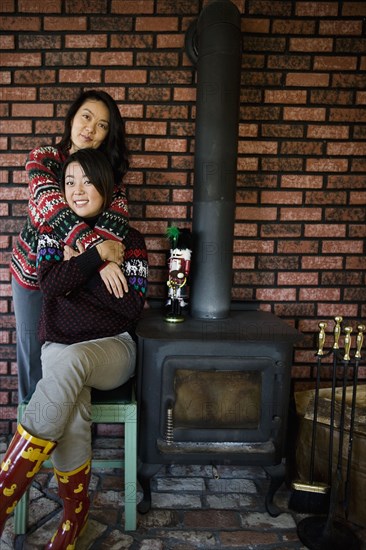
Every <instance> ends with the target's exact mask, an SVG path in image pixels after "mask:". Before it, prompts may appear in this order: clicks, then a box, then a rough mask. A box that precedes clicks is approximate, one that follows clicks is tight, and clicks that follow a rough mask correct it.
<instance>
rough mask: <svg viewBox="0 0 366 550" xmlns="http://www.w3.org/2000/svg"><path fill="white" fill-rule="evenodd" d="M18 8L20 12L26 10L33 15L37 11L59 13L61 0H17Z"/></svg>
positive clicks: (40, 12)
mask: <svg viewBox="0 0 366 550" xmlns="http://www.w3.org/2000/svg"><path fill="white" fill-rule="evenodd" d="M18 9H19V11H20V12H24V13H26V12H28V13H31V14H33V15H35V14H36V13H39V14H40V15H42V14H44V13H61V0H47V2H42V1H41V0H19V2H18Z"/></svg>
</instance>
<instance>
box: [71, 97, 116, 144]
mask: <svg viewBox="0 0 366 550" xmlns="http://www.w3.org/2000/svg"><path fill="white" fill-rule="evenodd" d="M109 118H110V115H109V109H108V107H107V105H106V104H105V103H104V102H103V101H98V100H94V99H87V100H86V101H85V102H84V103H83V104H82V106H81V107H80V109H79V110H78V111H77V112H76V114H75V116H74V119H73V121H72V125H71V143H72V145H71V149H70V153H74V152H75V151H77V150H78V149H85V148H86V147H90V148H92V149H98V147H100V146H101V144H102V143H103V141H104V140H105V138H106V137H107V135H108V132H109Z"/></svg>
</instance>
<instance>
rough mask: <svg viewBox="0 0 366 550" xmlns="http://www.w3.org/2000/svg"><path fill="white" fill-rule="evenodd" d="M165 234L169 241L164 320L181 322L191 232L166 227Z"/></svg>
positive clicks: (189, 258) (182, 318)
mask: <svg viewBox="0 0 366 550" xmlns="http://www.w3.org/2000/svg"><path fill="white" fill-rule="evenodd" d="M166 235H167V237H168V239H169V241H170V257H169V262H168V265H169V276H168V281H167V285H168V288H169V291H168V301H167V306H169V311H168V313H167V314H166V316H165V320H166V321H168V322H169V323H181V322H182V321H184V316H183V315H182V308H184V307H185V306H186V305H187V302H186V301H185V299H184V298H185V297H186V294H185V293H184V291H185V290H186V289H185V288H184V287H185V286H186V284H187V279H188V275H189V269H190V265H191V252H192V251H191V232H190V230H189V229H179V228H178V227H175V226H172V227H168V229H167V232H166Z"/></svg>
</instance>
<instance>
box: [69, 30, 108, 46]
mask: <svg viewBox="0 0 366 550" xmlns="http://www.w3.org/2000/svg"><path fill="white" fill-rule="evenodd" d="M107 41H108V37H107V35H106V34H85V33H83V34H80V35H79V34H71V35H69V36H65V46H66V48H70V49H79V48H94V49H98V48H100V49H102V48H106V47H107Z"/></svg>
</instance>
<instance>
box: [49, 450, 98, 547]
mask: <svg viewBox="0 0 366 550" xmlns="http://www.w3.org/2000/svg"><path fill="white" fill-rule="evenodd" d="M55 475H56V478H57V482H58V494H59V496H60V497H61V499H62V501H63V505H64V512H63V516H62V520H61V523H60V525H59V526H58V529H57V531H56V533H55V534H54V535H53V537H52V539H51V540H50V542H49V543H48V544H47V546H46V547H45V550H74V548H75V544H76V541H77V538H78V537H79V535H80V534H81V532H82V530H83V528H84V527H85V525H86V522H87V519H88V513H89V506H90V501H89V494H88V489H89V482H90V477H91V463H90V460H88V461H87V462H86V463H85V464H83V465H82V466H80V468H77V469H76V470H73V471H72V472H60V471H59V470H56V468H55Z"/></svg>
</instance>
